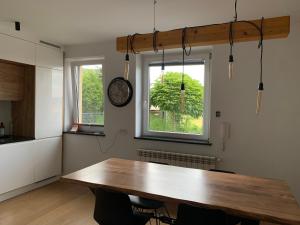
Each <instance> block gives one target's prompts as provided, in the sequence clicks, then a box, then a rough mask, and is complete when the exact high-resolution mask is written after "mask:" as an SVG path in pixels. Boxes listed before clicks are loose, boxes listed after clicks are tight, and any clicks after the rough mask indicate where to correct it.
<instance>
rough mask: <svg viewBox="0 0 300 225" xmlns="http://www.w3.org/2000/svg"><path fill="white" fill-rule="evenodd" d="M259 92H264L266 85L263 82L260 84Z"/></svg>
mask: <svg viewBox="0 0 300 225" xmlns="http://www.w3.org/2000/svg"><path fill="white" fill-rule="evenodd" d="M258 90H259V91H263V90H264V84H263V83H262V82H260V83H259V85H258Z"/></svg>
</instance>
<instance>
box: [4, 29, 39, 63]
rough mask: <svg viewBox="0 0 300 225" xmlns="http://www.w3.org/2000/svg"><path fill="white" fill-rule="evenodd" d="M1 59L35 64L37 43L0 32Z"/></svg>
mask: <svg viewBox="0 0 300 225" xmlns="http://www.w3.org/2000/svg"><path fill="white" fill-rule="evenodd" d="M0 59H4V60H9V61H14V62H19V63H25V64H30V65H35V44H34V43H32V42H29V41H24V40H21V39H18V38H14V37H11V36H8V35H4V34H0Z"/></svg>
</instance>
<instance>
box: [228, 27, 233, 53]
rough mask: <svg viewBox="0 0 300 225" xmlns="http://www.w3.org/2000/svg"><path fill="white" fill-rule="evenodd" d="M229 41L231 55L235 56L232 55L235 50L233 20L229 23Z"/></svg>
mask: <svg viewBox="0 0 300 225" xmlns="http://www.w3.org/2000/svg"><path fill="white" fill-rule="evenodd" d="M229 43H230V56H229V57H233V56H232V50H233V45H234V41H233V22H230V24H229Z"/></svg>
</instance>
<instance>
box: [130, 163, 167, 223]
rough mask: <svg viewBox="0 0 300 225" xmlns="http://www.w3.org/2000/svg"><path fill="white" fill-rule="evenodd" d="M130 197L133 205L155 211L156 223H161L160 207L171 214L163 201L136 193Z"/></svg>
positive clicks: (140, 208)
mask: <svg viewBox="0 0 300 225" xmlns="http://www.w3.org/2000/svg"><path fill="white" fill-rule="evenodd" d="M150 162H151V163H156V164H162V165H168V164H167V163H160V162H153V161H150ZM129 199H130V202H131V204H132V206H133V207H134V208H136V209H138V210H139V211H143V210H151V211H153V213H154V218H155V219H156V224H159V220H158V217H159V215H158V210H159V209H161V208H164V210H165V211H166V213H167V215H168V216H170V215H169V212H168V209H167V208H166V206H165V204H164V203H163V202H161V201H157V200H152V199H148V198H143V197H139V196H136V195H129Z"/></svg>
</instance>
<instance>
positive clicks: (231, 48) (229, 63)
mask: <svg viewBox="0 0 300 225" xmlns="http://www.w3.org/2000/svg"><path fill="white" fill-rule="evenodd" d="M232 26H233V22H230V26H229V43H230V55H229V61H228V78H229V80H231V79H232V77H233V73H234V66H233V63H234V60H233V53H232V50H233V45H234V42H233V28H232Z"/></svg>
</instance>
